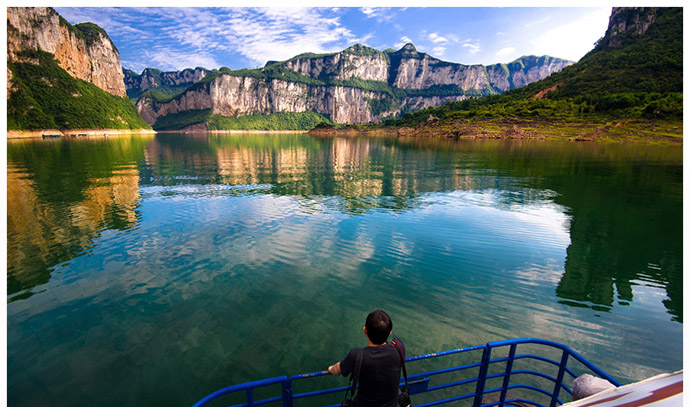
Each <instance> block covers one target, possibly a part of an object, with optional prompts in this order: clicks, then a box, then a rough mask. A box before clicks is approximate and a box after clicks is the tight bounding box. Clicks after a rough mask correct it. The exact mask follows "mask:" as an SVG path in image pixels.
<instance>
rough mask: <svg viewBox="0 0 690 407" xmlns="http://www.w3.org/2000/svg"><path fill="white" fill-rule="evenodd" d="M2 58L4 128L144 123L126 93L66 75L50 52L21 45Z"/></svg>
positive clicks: (131, 126) (113, 126) (111, 126)
mask: <svg viewBox="0 0 690 407" xmlns="http://www.w3.org/2000/svg"><path fill="white" fill-rule="evenodd" d="M19 58H20V60H21V61H26V62H12V63H8V64H7V67H8V69H9V70H10V71H11V75H12V79H11V84H10V86H11V87H12V91H11V92H10V93H9V97H8V100H7V129H8V130H24V129H27V130H28V129H49V128H57V129H77V128H102V129H150V128H151V127H150V126H149V125H148V124H146V122H144V121H143V120H142V119H141V117H140V116H139V113H138V112H137V110H136V108H135V107H134V105H133V104H132V102H131V101H130V100H129V99H128V98H120V97H117V96H113V95H111V94H110V93H108V92H106V91H104V90H102V89H100V88H99V87H97V86H95V85H93V84H91V83H89V82H86V81H83V80H80V79H75V78H74V77H72V76H70V75H69V74H68V73H67V72H66V71H65V70H64V69H62V68H60V67H59V66H58V64H57V62H56V61H55V59H54V57H53V55H52V54H50V53H47V52H42V51H23V52H21V53H19Z"/></svg>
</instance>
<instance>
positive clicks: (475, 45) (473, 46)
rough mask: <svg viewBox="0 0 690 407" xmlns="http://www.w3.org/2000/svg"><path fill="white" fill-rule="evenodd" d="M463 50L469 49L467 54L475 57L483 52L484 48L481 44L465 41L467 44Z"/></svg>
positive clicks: (464, 44)
mask: <svg viewBox="0 0 690 407" xmlns="http://www.w3.org/2000/svg"><path fill="white" fill-rule="evenodd" d="M462 47H463V48H467V52H469V53H470V55H474V54H476V53H477V52H479V51H481V50H482V48H481V46H480V45H479V42H478V41H477V42H471V41H470V40H467V41H465V43H463V44H462Z"/></svg>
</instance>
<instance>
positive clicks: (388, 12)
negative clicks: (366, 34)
mask: <svg viewBox="0 0 690 407" xmlns="http://www.w3.org/2000/svg"><path fill="white" fill-rule="evenodd" d="M359 11H361V12H362V13H363V14H364V15H366V16H367V18H376V20H377V21H378V22H383V21H390V20H391V19H392V18H393V16H394V15H395V13H394V12H393V10H392V9H391V8H390V7H362V8H360V9H359Z"/></svg>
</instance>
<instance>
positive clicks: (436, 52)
mask: <svg viewBox="0 0 690 407" xmlns="http://www.w3.org/2000/svg"><path fill="white" fill-rule="evenodd" d="M431 51H432V52H433V53H434V56H437V57H440V56H443V54H444V53H445V52H446V47H434V49H432V50H431Z"/></svg>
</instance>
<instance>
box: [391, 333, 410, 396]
mask: <svg viewBox="0 0 690 407" xmlns="http://www.w3.org/2000/svg"><path fill="white" fill-rule="evenodd" d="M396 339H398V338H395V339H393V340H392V341H391V343H392V344H393V347H394V348H395V349H397V350H398V354H399V355H400V363H401V364H402V369H403V376H405V391H407V392H408V394H409V391H410V390H409V389H408V387H407V369H406V368H405V356H403V353H402V349H400V344H399V343H398V341H397V340H396Z"/></svg>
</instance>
